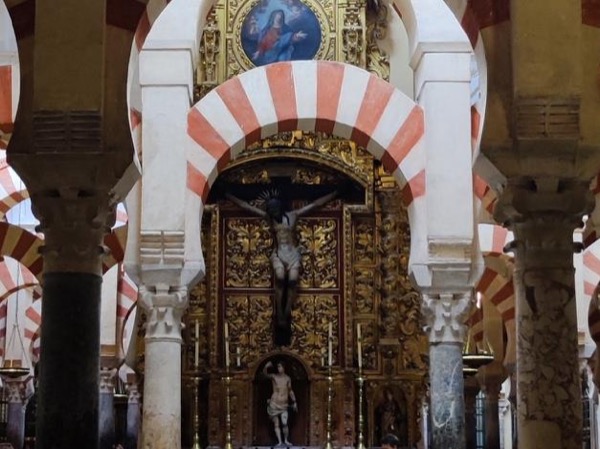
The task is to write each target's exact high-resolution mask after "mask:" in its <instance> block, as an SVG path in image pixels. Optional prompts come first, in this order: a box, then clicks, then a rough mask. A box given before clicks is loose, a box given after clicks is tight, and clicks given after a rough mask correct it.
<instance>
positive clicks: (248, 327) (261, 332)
mask: <svg viewBox="0 0 600 449" xmlns="http://www.w3.org/2000/svg"><path fill="white" fill-rule="evenodd" d="M225 304H226V308H225V319H226V320H227V323H229V334H230V336H231V337H230V351H232V352H233V354H231V361H232V363H236V364H237V360H236V358H237V348H238V347H239V348H240V350H239V353H240V361H241V364H242V365H245V364H247V363H248V362H252V361H254V360H257V359H258V358H259V357H260V356H261V354H263V353H264V352H265V351H266V350H267V349H268V348H270V347H271V346H272V344H271V326H270V324H271V318H272V315H273V305H272V304H273V299H272V298H271V296H269V295H227V296H226V297H225Z"/></svg>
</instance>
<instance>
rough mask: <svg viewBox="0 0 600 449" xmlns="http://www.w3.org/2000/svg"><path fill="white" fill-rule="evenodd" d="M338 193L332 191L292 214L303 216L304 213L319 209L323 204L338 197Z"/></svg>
mask: <svg viewBox="0 0 600 449" xmlns="http://www.w3.org/2000/svg"><path fill="white" fill-rule="evenodd" d="M338 193H339V192H338V191H337V190H334V191H333V192H331V193H328V194H327V195H325V196H322V197H321V198H317V199H316V200H314V201H313V202H312V203H310V204H307V205H306V206H304V207H301V208H300V209H297V210H295V211H294V213H295V214H296V215H304V214H305V213H307V212H310V211H311V210H313V209H316V208H317V207H321V206H323V205H324V204H326V203H328V202H329V201H331V200H332V199H334V198H335V197H336V196H337V195H338Z"/></svg>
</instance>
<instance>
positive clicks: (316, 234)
mask: <svg viewBox="0 0 600 449" xmlns="http://www.w3.org/2000/svg"><path fill="white" fill-rule="evenodd" d="M297 233H298V240H299V246H300V248H301V253H302V274H301V276H300V282H299V285H300V287H302V288H321V289H324V288H336V287H337V286H338V245H337V243H338V223H337V220H335V219H304V220H300V221H299V223H298V226H297Z"/></svg>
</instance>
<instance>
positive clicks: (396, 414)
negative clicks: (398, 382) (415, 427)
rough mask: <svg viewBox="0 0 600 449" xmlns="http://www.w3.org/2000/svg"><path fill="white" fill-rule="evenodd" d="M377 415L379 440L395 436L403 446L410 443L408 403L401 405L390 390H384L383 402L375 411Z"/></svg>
mask: <svg viewBox="0 0 600 449" xmlns="http://www.w3.org/2000/svg"><path fill="white" fill-rule="evenodd" d="M375 414H376V417H377V423H376V427H377V434H378V437H379V439H383V438H384V437H385V436H386V435H388V434H393V435H396V436H397V437H398V439H399V440H400V443H401V444H407V443H408V429H407V416H406V403H405V402H404V401H402V402H401V403H399V402H398V401H397V400H396V398H394V393H393V392H392V390H391V389H390V388H386V389H385V390H384V392H383V400H382V401H381V402H380V403H379V405H378V406H377V408H376V409H375Z"/></svg>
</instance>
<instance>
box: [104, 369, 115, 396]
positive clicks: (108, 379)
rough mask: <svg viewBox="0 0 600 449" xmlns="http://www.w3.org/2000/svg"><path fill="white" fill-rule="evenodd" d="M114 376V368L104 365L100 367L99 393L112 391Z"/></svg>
mask: <svg viewBox="0 0 600 449" xmlns="http://www.w3.org/2000/svg"><path fill="white" fill-rule="evenodd" d="M116 376H117V370H116V369H114V368H105V367H102V368H100V394H102V393H114V391H115V378H116Z"/></svg>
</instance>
